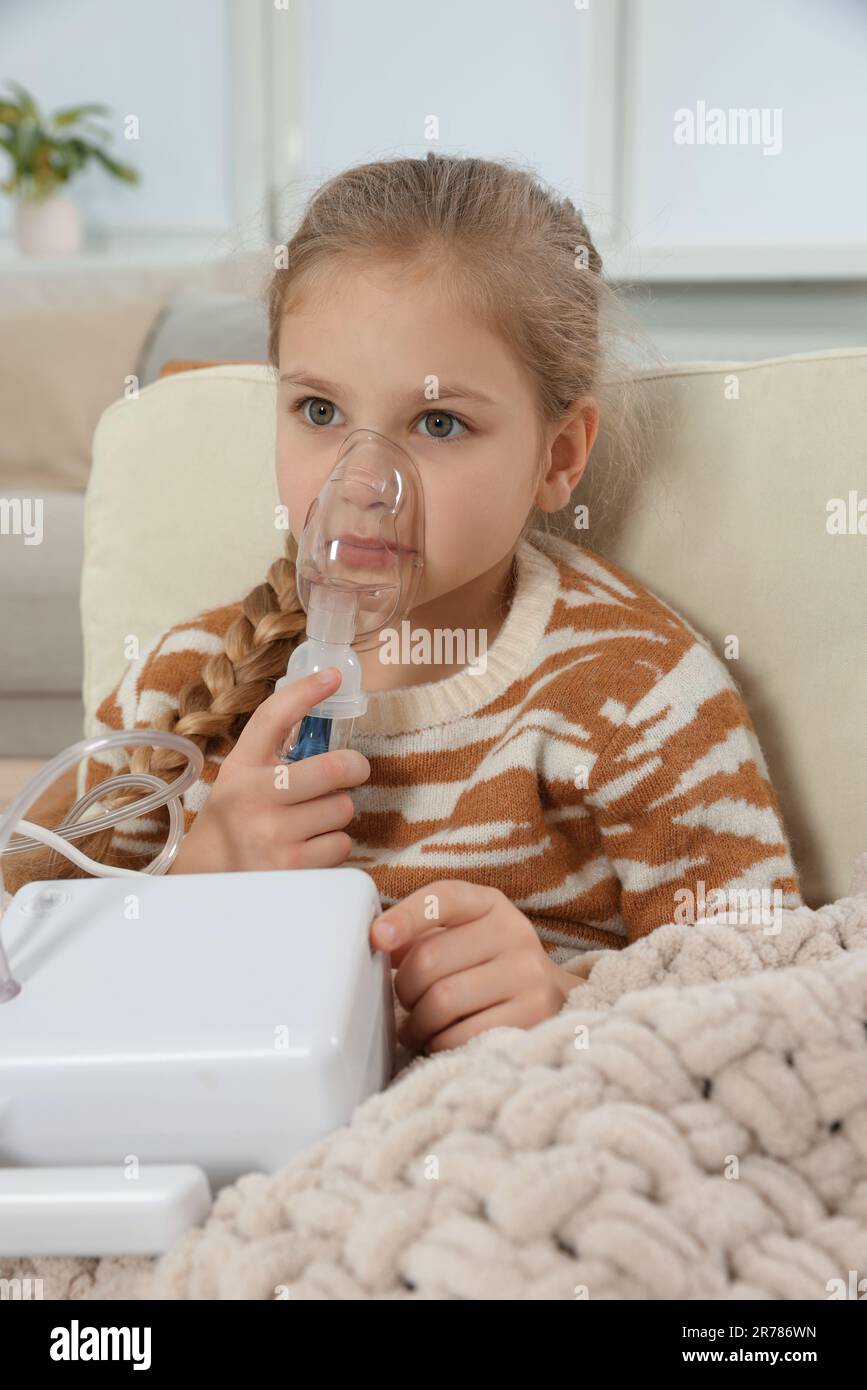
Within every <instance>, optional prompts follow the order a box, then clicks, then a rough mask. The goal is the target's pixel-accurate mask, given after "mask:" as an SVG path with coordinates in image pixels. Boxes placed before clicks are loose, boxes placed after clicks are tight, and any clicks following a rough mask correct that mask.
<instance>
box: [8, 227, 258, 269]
mask: <svg viewBox="0 0 867 1390" xmlns="http://www.w3.org/2000/svg"><path fill="white" fill-rule="evenodd" d="M270 249H271V248H270V247H269V246H265V245H250V244H247V245H243V244H242V242H241V240H240V238H239V236H238V234H237V233H236V232H232V231H225V230H223V231H214V232H211V233H199V232H195V233H179V234H176V233H166V234H155V235H153V236H116V237H112V238H111V240H107V239H106V240H101V241H98V240H96V238H93V239H92V240H91V241H90V242H89V244H88V245H87V246H86V247H84V248H83V249H82V250H81V251H80V252H79V253H78V254H77V255H74V256H58V257H54V256H23V255H22V254H21V252H20V251H19V250H18V248H17V246H16V245H15V240H14V237H12V236H9V235H5V236H2V235H0V273H3V274H6V273H10V272H14V273H15V274H16V275H33V274H38V275H44V274H51V273H59V272H63V273H67V274H68V273H69V272H70V271H75V272H79V271H99V270H118V269H124V268H126V269H131V268H135V267H144V268H147V267H162V266H172V265H177V266H199V265H207V264H216V263H219V262H220V261H225V260H228V259H231V258H233V257H237V256H255V255H261V254H262V253H263V252H265V251H268V250H270Z"/></svg>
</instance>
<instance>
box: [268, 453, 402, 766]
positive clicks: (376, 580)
mask: <svg viewBox="0 0 867 1390" xmlns="http://www.w3.org/2000/svg"><path fill="white" fill-rule="evenodd" d="M423 568H424V494H423V492H422V485H421V479H420V476H419V473H418V470H417V468H416V465H415V463H414V462H413V460H412V459H411V457H410V455H409V454H408V453H407V452H406V451H405V450H404V449H402V448H401V447H400V446H399V445H397V444H395V443H394V442H393V441H392V440H390V439H387V438H386V437H385V435H382V434H378V433H377V432H376V431H375V430H370V429H357V430H354V431H353V432H352V434H350V435H348V436H347V438H346V439H345V440H344V442H343V445H342V447H341V449H340V451H339V453H338V455H337V461H336V463H335V465H334V468H333V470H332V472H331V475H330V477H329V478H328V480H327V482H326V483H325V486H324V487H323V488H322V491H321V492H320V493H319V496H318V497H317V498H316V499H315V501H314V502H313V503H312V504H311V506H310V510H309V511H308V513H307V519H306V521H305V523H304V530H303V532H302V534H301V539H300V541H299V545H298V557H297V560H296V562H295V571H296V584H297V589H298V597H299V599H300V602H301V604H302V606H303V607H304V609H305V611H306V613H307V640H306V641H305V642H302V643H301V645H300V646H298V647H296V648H295V650H294V651H293V653H292V655H291V657H290V659H289V665H288V666H287V668H286V674H285V676H282V677H281V678H280V680H278V681H277V683H276V686H275V688H276V689H279V688H280V687H281V686H283V685H285V684H286V683H287V682H288V681H293V680H299V679H301V678H302V677H303V676H309V675H313V674H314V673H315V672H316V671H322V670H325V669H326V668H327V667H329V666H336V667H337V669H338V670H339V671H340V675H341V681H340V685H339V687H338V688H337V690H336V691H335V693H334V694H333V695H330V696H329V697H328V698H327V699H325V700H322V701H320V703H319V704H318V705H316V706H314V708H313V709H311V710H310V712H309V713H308V714H307V715H305V717H304V718H303V719H302V720H301V722H300V724H299V725H297V726H296V727H295V728H294V729H292V730H290V732H289V736H288V737H287V739H286V742H285V744H284V746H283V748H282V749H281V753H280V756H281V758H282V760H283V761H285V762H297V761H299V760H300V759H302V758H307V757H310V756H312V755H313V754H316V753H326V752H329V751H331V750H333V749H335V748H346V747H348V745H349V742H350V739H351V736H352V728H353V725H354V722H355V720H356V719H357V718H359V717H360V716H361V715H363V714H364V713H365V711H366V709H367V696H366V695H365V693H364V690H363V688H362V683H361V665H360V663H359V661H358V658H357V655H356V653H357V652H359V651H365V650H369V649H370V648H371V647H372V646H374V645H375V644H376V642H377V640H378V635H379V633H380V631H381V630H382V629H383V628H385V627H387V626H388V625H389V624H395V623H398V622H399V621H400V619H401V618H402V617H403V616H404V615H405V614H406V613H408V612H409V611H410V609H411V608H412V605H413V602H414V600H415V597H416V594H417V592H418V588H419V585H420V583H421V578H422V572H423Z"/></svg>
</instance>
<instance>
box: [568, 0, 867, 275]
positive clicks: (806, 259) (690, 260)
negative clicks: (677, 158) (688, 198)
mask: <svg viewBox="0 0 867 1390" xmlns="http://www.w3.org/2000/svg"><path fill="white" fill-rule="evenodd" d="M636 35H637V24H636V22H635V12H634V0H595V3H593V4H592V7H591V30H590V44H591V48H590V63H591V71H592V74H593V76H592V86H591V92H592V108H591V111H590V142H589V165H590V179H589V184H590V186H589V189H588V194H587V201H588V203H589V204H590V208H589V209H588V213H587V217H588V222H589V221H592V224H593V231H594V240H596V244H597V246H598V247H599V251H600V254H601V256H602V259H603V263H604V266H605V274H606V276H607V278H609V279H612V280H629V281H632V282H636V283H641V282H666V281H675V280H689V281H726V280H824V281H834V280H858V279H863V278H867V243H858V242H854V243H845V242H843V243H833V242H829V243H826V244H816V243H814V244H811V245H806V244H805V245H803V246H797V245H794V244H792V243H787V242H779V243H773V244H770V245H761V246H732V245H726V244H725V243H722V244H719V245H714V244H706V245H703V246H679V245H677V244H671V245H667V246H642V244H641V242H640V240H638V239H636V238H635V237H634V235H630V234H629V229H630V228H631V227H634V226H635V221H636V219H635V217H634V215H633V213H634V208H633V200H632V196H631V195H632V178H631V166H630V161H631V155H632V152H633V149H634V144H633V141H632V139H631V132H632V131H633V130H634V129H635V120H636V115H637V112H636V108H635V82H634V81H633V73H634V70H635V42H636ZM594 205H596V206H597V207H598V209H600V210H599V211H597V213H596V214H595V215H594V213H593V211H592V209H593V206H594ZM602 209H604V210H605V211H602Z"/></svg>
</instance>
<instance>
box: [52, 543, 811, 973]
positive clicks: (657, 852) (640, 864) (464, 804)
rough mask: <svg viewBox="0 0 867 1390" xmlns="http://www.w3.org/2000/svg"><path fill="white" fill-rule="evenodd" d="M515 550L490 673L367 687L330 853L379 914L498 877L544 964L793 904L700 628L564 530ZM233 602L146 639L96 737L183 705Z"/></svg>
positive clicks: (733, 696) (773, 828)
mask: <svg viewBox="0 0 867 1390" xmlns="http://www.w3.org/2000/svg"><path fill="white" fill-rule="evenodd" d="M516 560H517V569H516V580H515V588H514V593H513V597H512V602H511V606H510V609H509V612H508V614H507V616H506V619H505V621H504V623H503V625H502V627H501V629H500V631H499V632H498V634H497V635H496V638H495V640H494V641H493V643H492V644H491V646H490V647H489V649H488V651H487V665H486V669H484V670H476V671H473V670H472V668H471V667H470V666H467V667H465V668H463V669H462V670H460V671H458V672H457V673H456V674H454V675H451V676H448V677H446V678H445V679H443V680H440V681H432V682H428V683H426V684H423V685H415V686H409V687H406V688H404V689H398V690H387V691H374V692H371V693H370V695H369V697H368V700H369V704H368V710H367V713H366V714H365V715H364V716H363V718H361V719H359V720H358V721H357V722H356V725H355V731H354V734H353V744H354V746H355V747H356V748H358V749H360V751H361V752H362V753H364V754H365V756H366V757H367V758H368V759H369V761H370V766H371V773H370V777H369V780H368V781H367V782H366V783H364V784H363V785H362V786H361V787H358V788H353V789H352V790H351V795H352V799H353V803H354V806H355V816H354V819H353V820H352V822H351V823H350V824H349V825H348V827H347V830H348V832H349V834H350V835H351V837H352V841H353V848H352V851H351V854H350V856H349V858H348V859H347V861H346V863H348V864H351V865H354V866H356V867H358V868H361V869H364V870H366V871H367V872H368V873H369V874H370V875H371V877H372V878H373V879H374V881H375V883H376V886H377V888H378V890H379V894H380V897H381V900H382V903H383V905H384V906H387V905H389V904H391V903H393V902H396V901H398V900H400V899H401V898H403V897H405V896H406V895H407V894H409V893H411V892H413V891H414V890H416V889H418V888H420V887H424V886H425V885H427V884H429V883H432V882H433V881H435V880H436V879H442V878H459V879H465V880H469V881H470V882H473V883H483V884H491V885H494V886H496V887H498V888H500V889H501V890H502V892H503V893H504V894H505V895H506V897H507V898H509V899H510V900H511V902H513V903H514V904H515V905H516V906H517V907H518V908H519V909H520V910H521V911H522V912H523V913H525V914H526V916H527V917H528V918H529V919H530V920H531V921H532V923H533V925H534V927H535V928H536V931H537V932H538V934H539V937H540V939H541V941H542V944H543V945H544V947H545V949H546V951H548V952H549V954H550V955H551V956H552V957H553V959H554V960H556V961H558V962H566V961H570V962H571V961H573V960H574V959H575V957H576V953H581V952H584V951H586V950H589V949H594V948H595V949H598V948H614V949H618V948H621V947H623V946H624V945H626V944H627V943H628V942H630V941H633V940H635V939H636V938H638V937H641V936H643V935H646V934H647V933H648V932H650V931H652V930H653V929H654V928H655V927H657V926H660V925H662V924H663V923H667V922H671V921H684V920H686V921H693V920H697V919H698V918H700V917H701V916H703V915H711V913H710V910H709V909H706V908H705V905H704V904H705V902H706V901H707V900H709V901H710V902H711V903H713V901H714V898H713V895H714V893H716V894H717V898H716V901H717V903H719V901H720V898H719V890H722V891H723V892H724V893H726V894H729V895H731V896H732V897H735V896H736V895H737V893H738V891H740V890H745V889H749V890H756V889H759V890H765V893H766V897H765V901H767V900H768V899H769V898H771V897H772V896H773V901H774V902H775V903H777V904H779V905H781V906H783V907H797V906H799V905H800V903H801V896H800V890H799V884H798V879H797V876H796V871H795V868H794V865H793V862H792V857H791V852H790V848H789V844H788V841H787V838H786V833H785V830H784V827H783V822H782V818H781V814H780V808H779V804H778V801H777V797H776V795H775V792H774V789H773V787H772V785H771V783H770V781H769V779H768V770H767V766H766V763H765V760H764V756H763V754H762V750H761V748H760V746H759V743H758V740H757V737H756V733H755V730H754V728H753V725H752V723H751V721H750V717H749V714H748V712H747V710H746V708H745V705H744V703H743V700H742V698H741V696H740V694H739V691H738V688H737V686H736V685H735V683H734V681H733V679H732V677H731V676H730V675H729V672H728V670H727V668H726V667H725V666H724V665H723V663H722V662H721V661H720V660H719V659H718V658H717V657H716V656H715V655H714V653H713V651H712V649H711V647H710V645H709V643H708V642H707V641H706V639H705V638H703V637H702V636H701V635H700V634H698V633H697V632H696V631H695V630H694V629H693V628H692V627H691V626H690V625H689V624H688V623H687V622H686V621H685V619H683V618H682V617H680V616H679V615H678V614H677V613H676V612H675V611H674V610H673V609H671V608H670V607H668V605H667V604H665V603H664V602H662V601H661V600H660V599H659V598H657V597H655V596H654V595H653V594H652V593H650V592H649V591H648V590H647V589H646V588H644V587H643V586H642V585H641V584H639V583H637V582H636V581H635V580H634V579H633V578H631V577H629V576H628V575H627V574H626V573H625V572H624V571H622V570H621V569H619V568H618V567H617V566H615V565H614V564H612V563H611V562H610V561H609V560H606V559H603V558H602V556H600V555H598V554H596V553H595V552H593V551H591V550H588V549H586V548H583V549H581V548H579V547H578V546H577V545H576V544H574V543H572V542H570V541H568V540H565V539H562V538H559V537H555V536H551V535H547V534H544V533H542V532H539V531H535V532H532V533H531V538H530V539H524V540H522V541H521V542H520V544H519V547H518V550H517V555H516ZM240 607H241V605H240V603H235V604H228V605H226V606H224V607H220V608H213V609H209V610H207V611H205V612H203V613H200V614H199V615H198V616H196V617H195V618H193V619H192V621H190V622H184V623H179V624H177V625H176V626H174V627H172V628H170V629H168V630H167V631H166V632H165V633H162V634H161V635H160V636H159V637H158V638H156V639H155V641H153V642H152V643H151V644H150V645H149V647H148V648H147V650H146V651H145V652H144V653H143V654H142V655H141V656H140V657H139V658H138V659H137V660H136V661H134V662H133V663H131V664H130V666H129V668H128V669H127V671H126V674H125V675H124V676H123V678H122V679H121V680H120V682H119V683H118V685H117V687H116V689H115V690H114V691H112V693H111V694H110V695H109V696H107V698H106V699H105V700H104V701H103V702H102V704H101V706H100V707H99V709H98V711H97V725H98V728H99V729H101V730H107V729H119V728H130V727H133V726H138V727H145V726H150V725H153V724H154V723H156V722H157V720H158V718H159V716H160V715H161V714H162V712H163V711H164V709H165V707H166V706H167V705H171V706H174V707H177V702H178V694H179V692H180V690H181V688H182V687H183V686H184V685H185V684H186V683H187V682H188V681H191V680H193V679H194V678H195V677H196V676H197V675H198V674H199V671H200V669H201V666H202V664H203V662H204V661H205V660H206V659H207V657H208V656H210V655H211V654H212V653H215V652H219V651H221V650H222V648H223V643H222V638H223V635H224V634H225V632H226V629H227V628H228V626H229V624H230V623H231V622H232V620H233V619H234V618H235V617H237V616H238V614H239V612H240ZM231 746H232V745H231V743H230V742H229V741H228V740H227V739H224V740H222V741H221V745H220V746H218V747H217V748H216V749H215V751H214V752H213V753H210V754H209V755H208V756H207V758H206V763H205V768H204V772H203V775H202V778H201V779H200V780H199V781H197V782H196V783H195V784H194V785H193V786H192V787H191V788H190V789H189V790H188V791H187V793H186V794H185V795H184V799H183V804H184V812H185V823H186V829H187V830H189V828H190V826H191V825H192V823H193V821H194V819H195V816H196V815H197V813H198V812H199V811H200V810H201V809H202V807H203V806H204V804H205V801H206V798H207V796H208V793H209V790H210V787H211V785H212V784H213V782H214V780H215V778H216V776H217V773H218V772H219V767H220V763H221V762H222V760H223V758H224V757H225V755H226V753H227V752H228V751H230V749H231ZM124 766H125V759H124V754H123V752H122V750H119V749H118V750H110V756H109V755H104V756H103V757H100V758H99V759H97V758H91V759H89V760H88V761H87V762H86V763H84V764H82V766H81V769H80V772H79V792H81V791H83V790H84V789H85V787H88V788H89V787H91V786H93V785H95V784H96V783H98V782H99V781H101V780H103V779H104V778H105V777H108V776H110V775H112V774H113V773H116V772H118V771H121V770H122V768H123V767H124ZM95 813H96V811H95V810H92V811H89V812H88V815H92V814H95ZM167 824H168V820H167V812H166V811H165V809H164V808H163V810H162V811H161V812H159V813H158V815H157V816H155V817H152V818H150V819H149V820H148V821H147V822H146V823H145V822H143V821H141V820H140V819H139V820H133V819H131V820H128V821H126V822H124V823H123V825H122V826H120V827H119V828H118V829H116V830H115V832H114V837H113V841H112V852H111V853H110V854H109V855H108V856H107V859H108V862H114V863H118V864H125V865H128V866H132V867H141V866H143V864H145V863H147V861H148V860H149V859H151V858H153V857H154V855H155V854H156V853H157V851H158V848H159V846H160V844H161V843H162V842H163V840H164V838H165V834H166V829H167ZM773 890H779V894H778V895H773ZM689 894H692V897H691V898H690V897H689V896H688V895H689ZM679 906H680V909H681V915H680V916H678V915H677V910H678V907H679ZM690 913H691V914H692V915H689V914H690Z"/></svg>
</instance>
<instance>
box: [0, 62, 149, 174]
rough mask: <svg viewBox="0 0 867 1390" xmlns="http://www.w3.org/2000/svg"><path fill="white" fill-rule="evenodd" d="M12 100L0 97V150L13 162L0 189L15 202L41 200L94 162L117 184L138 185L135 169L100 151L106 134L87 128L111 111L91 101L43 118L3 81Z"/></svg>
mask: <svg viewBox="0 0 867 1390" xmlns="http://www.w3.org/2000/svg"><path fill="white" fill-rule="evenodd" d="M6 86H7V87H8V88H9V90H10V92H11V93H12V97H11V98H10V97H7V96H3V95H2V94H0V148H2V149H4V150H6V152H7V154H9V155H10V156H11V159H12V177H11V178H9V179H7V180H6V181H5V182H4V183H0V188H2V189H3V191H4V193H11V194H13V195H15V196H17V197H19V198H27V199H36V198H46V197H47V196H48V195H49V194H50V193H53V192H54V190H55V189H56V188H57V187H58V185H60V184H64V183H66V182H67V181H68V180H69V179H70V178H71V177H72V175H73V174H76V173H78V171H79V169H83V168H84V166H85V164H87V163H88V162H89V161H90V160H92V159H95V160H97V161H98V162H99V163H100V164H101V165H102V166H103V168H105V169H107V170H108V172H109V173H110V174H112V175H113V176H114V178H116V179H122V180H123V182H124V183H138V181H139V174H138V170H136V169H134V168H133V167H132V166H131V165H129V164H122V163H121V162H120V160H117V159H112V157H111V155H109V154H108V153H107V152H106V150H105V146H106V145H107V144H108V143H109V142H110V140H111V132H110V131H108V130H105V129H104V128H103V127H102V126H98V125H94V124H92V121H91V118H92V117H94V116H105V115H108V114H109V110H110V108H109V107H107V106H101V105H99V104H98V103H96V102H90V103H88V104H87V105H84V106H69V107H65V108H63V109H62V110H60V111H55V112H54V114H53V115H52V116H49V117H47V118H46V117H45V116H43V115H42V112H41V111H40V110H39V107H38V106H37V104H36V102H35V101H34V99H33V97H32V96H31V95H30V93H29V92H28V91H26V90H25V89H24V87H22V86H21V85H20V83H18V82H12V81H7V83H6Z"/></svg>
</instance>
